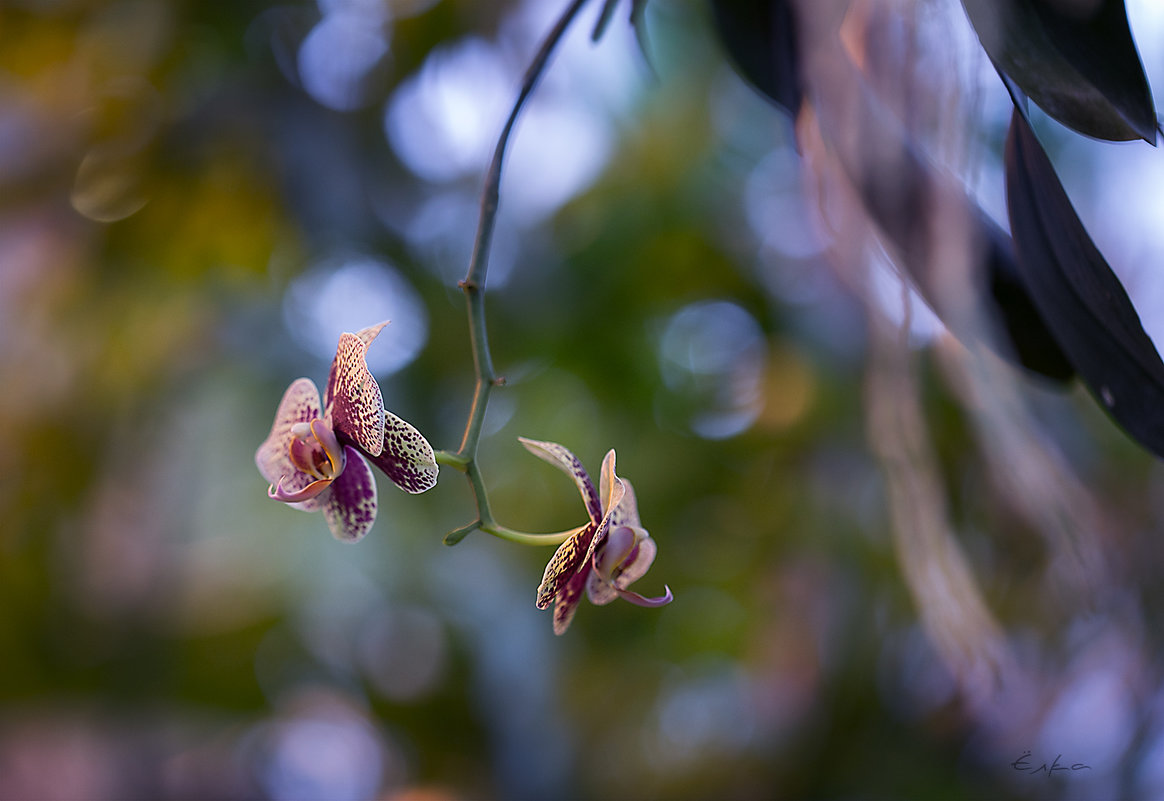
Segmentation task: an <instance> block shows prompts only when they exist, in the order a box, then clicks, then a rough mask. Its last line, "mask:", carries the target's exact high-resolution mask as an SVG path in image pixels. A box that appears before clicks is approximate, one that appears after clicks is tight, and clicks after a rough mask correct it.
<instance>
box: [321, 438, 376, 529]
mask: <svg viewBox="0 0 1164 801" xmlns="http://www.w3.org/2000/svg"><path fill="white" fill-rule="evenodd" d="M344 451H345V455H346V457H347V466H346V467H345V468H344V471H343V473H341V474H340V475H339V477H338V478H336V479H335V480H334V481H333V482H331V491H330V492H329V493H328V494H327V496H326V497H325V499H324V502H323V516H324V518H325V519H326V520H327V526H328V528H330V529H331V533H332V536H334V537H335V538H336V539H337V540H340V541H341V542H359V541H360V540H362V539H363V538H364V535H365V534H367V533H368V532H369V531H371V530H372V524H373V523H375V522H376V480H375V478H374V477H373V475H372V468H371V467H369V466H368V463H367V462H366V461H364V457H363V456H361V455H360V454H359V452H358V451H356V449H355V448H353V447H352V446H351V445H345V446H344Z"/></svg>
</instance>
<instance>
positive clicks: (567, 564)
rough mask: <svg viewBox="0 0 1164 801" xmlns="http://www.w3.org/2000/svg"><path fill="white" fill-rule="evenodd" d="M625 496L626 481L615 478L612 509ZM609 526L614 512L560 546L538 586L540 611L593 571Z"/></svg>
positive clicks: (612, 490) (537, 601)
mask: <svg viewBox="0 0 1164 801" xmlns="http://www.w3.org/2000/svg"><path fill="white" fill-rule="evenodd" d="M612 453H613V451H612ZM612 469H613V467H612ZM622 495H623V488H622V482H621V481H619V480H617V479H615V481H614V483H613V484H612V488H611V494H610V498H611V500H612V502H611V506H612V508H617V506H618V502H619V501H620V500H622ZM609 527H610V512H607V513H606V514H605V515H604V516H603V517H602V519H601V520H599V521H598V523H597V524H595V523H594V522H593V521H591V522H590V523H589V524H587V525H586V526H583V527H582V528H581V529H579V530H578V531H577V532H576V533H575V534H574V535H573V536H572V537H570V538H569V539H567V540H566V541H565V542H563V543H562V544H561V545H559V546H558V550H557V551H555V552H554V555H553V556H552V557H551V558H550V563H549V564H548V565H546V572H545V573H543V574H542V583H541V584H540V585H538V594H537V600H536V601H535V603H536V605H537V608H538V609H545V608H546V607H548V606H549V605H550V601H551V600H553V599H554V598H555V596H557V595H558V591H559V590H560V589H561V588H562V586H563V585H564V584H565V583H566V582H567V581H569V580H570V579H571V578H572V577H573V576H574V575H575V574H576V573H580V572H584V571H587V570H589V569H590V562H591V560H592V559H593V558H594V549H595V547H597V546H598V545H599V544H600V543H601V542H602V541H603V540H604V539H605V538H606V531H607V529H608V528H609ZM579 592H581V590H579Z"/></svg>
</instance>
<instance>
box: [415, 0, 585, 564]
mask: <svg viewBox="0 0 1164 801" xmlns="http://www.w3.org/2000/svg"><path fill="white" fill-rule="evenodd" d="M585 4H586V0H572V2H571V3H570V5H569V6H567V7H566V10H565V11H563V12H562V16H561V17H559V18H558V21H557V23H555V24H554V27H553V29H551V30H550V32H549V34H547V36H546V38H545V40H544V41H543V42H542V46H541V47H540V48H539V49H538V52H537V55H535V56H534V59H533V61H532V62H531V63H530V65H529V68H528V69H527V70H526V72H525V76H524V78H523V79H522V83H521V90H520V91H519V92H518V95H517V100H516V101H515V102H514V104H513V110H512V111H510V113H509V118H508V119H507V120H506V122H505V127H504V128H502V130H501V136H500V137H498V139H497V147H496V148H495V149H494V151H493V160H492V161H491V162H490V164H489V170H488V172H487V173H486V175H485V186H484V188H483V189H482V191H481V217H480V220H479V222H478V225H477V238H476V240H475V241H474V244H473V256H472V258H471V259H470V261H469V271H468V272H467V273H466V274H465V279H464V280H463V281H461V282H460V287H461V290H462V291H463V292H464V293H465V306H466V309H467V311H468V316H469V344H470V346H471V348H472V350H473V370H474V372H475V373H476V376H477V382H476V387H475V389H474V391H473V405H472V406H471V407H470V408H469V420H468V422H467V423H466V424H465V434H464V436H463V437H462V438H461V447H460V448H459V449H458V450H457V452H456V453H455V454H453V453H448V452H447V451H442V452H441V453H439V454H438V455H437V461H438V462H440V463H441V464H446V465H449V466H450V467H454V468H456V469H457V470H460V471H461V472H463V473H464V474H465V475H466V477H468V479H469V486H470V487H471V488H472V490H473V497H474V498H475V499H476V502H477V520H476V521H474V522H473V523H470V524H469V525H467V526H462V527H461V528H459V529H456V530H455V531H452V532H450V533H449V534H448V535H447V536H446V537H445V540H444V541H445V544H447V545H455V544H456V543H458V542H460V541H461V540H462V539H464V538H465V537H466V536H468V535H469V534H471V533H472V532H473V531H475V530H478V529H480V530H481V531H484V532H486V533H488V534H492V535H493V536H495V537H501V538H502V539H507V540H510V541H512V542H522V543H525V544H531V545H548V544H552V543H555V542H561V541H562V540H564V539H565V538H566V537H567V536H569V533H570V532H562V533H559V534H526V533H524V532H520V531H514V530H512V529H508V528H505V527H504V526H501V525H498V523H497V522H496V521H495V520H494V519H493V513H492V511H490V509H489V495H488V493H487V492H486V489H485V482H484V480H483V479H482V477H481V471H480V468H479V467H478V466H477V446H478V444H479V443H480V441H481V428H482V426H483V425H484V423H485V412H486V410H487V409H488V407H489V393H490V392H492V391H493V388H494V387H496V386H498V385H499V384H501V383H502V381H501V379H499V378H498V376H497V374H496V373H495V372H494V370H493V357H492V355H491V354H490V352H489V331H488V329H487V328H486V325H485V279H486V275H487V273H488V269H489V250H490V248H491V246H492V244H493V230H494V228H495V226H496V222H497V207H498V203H499V201H500V190H501V165H502V162H503V161H504V159H505V150H506V148H507V147H508V145H509V137H510V135H511V134H512V133H513V126H514V123H516V122H517V118H518V115H519V114H520V113H521V110H522V108H523V107H524V106H525V101H526V100H527V99H528V98H529V96H530V94H531V93H532V92H533V90H534V87H535V86H537V83H538V80H539V79H540V78H541V76H542V73H543V72H545V69H546V65H547V64H548V63H549V60H550V56H551V55H552V54H553V52H554V50H555V48H557V46H558V43H559V42H560V41H561V40H562V36H563V35H564V34H565V32H566V31H567V30H568V29H569V27H570V24H571V23H572V22H573V21H574V18H575V17H576V16H577V15H578V12H579V10H581V8H582V6H583V5H585Z"/></svg>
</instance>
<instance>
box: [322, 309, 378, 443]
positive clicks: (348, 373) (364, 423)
mask: <svg viewBox="0 0 1164 801" xmlns="http://www.w3.org/2000/svg"><path fill="white" fill-rule="evenodd" d="M381 327H383V326H381ZM373 328H375V326H373ZM370 330H371V329H364V331H361V332H360V334H342V335H340V340H339V346H338V347H337V348H336V353H335V359H334V360H333V361H332V363H331V372H330V374H329V375H328V379H327V390H326V392H325V393H324V412H325V413H324V417H325V418H326V419H327V420H328V421H329V422H330V424H331V427H332V429H333V430H334V431H335V432H336V434H338V435H341V436H344V437H346V438H348V439H349V440H351V441H352V442H354V443H355V444H356V445H358V446H359V447H360V450H363V451H365V452H367V453H368V455H369V456H379V455H380V451H381V450H382V449H383V447H384V397H383V395H381V394H380V385H379V384H377V383H376V379H375V378H373V377H372V374H371V373H370V372H369V371H368V363H367V361H366V358H365V357H366V355H367V350H368V345H367V342H365V340H364V338H362V336H361V335H364V336H367V337H368V342H370V341H371V340H372V339H373V338H374V337H375V334H371V335H367V334H366V332H367V331H370ZM377 333H378V331H377Z"/></svg>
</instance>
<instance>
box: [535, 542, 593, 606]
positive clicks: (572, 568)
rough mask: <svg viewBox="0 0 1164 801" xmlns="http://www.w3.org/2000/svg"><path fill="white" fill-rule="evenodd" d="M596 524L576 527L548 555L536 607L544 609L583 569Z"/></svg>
mask: <svg viewBox="0 0 1164 801" xmlns="http://www.w3.org/2000/svg"><path fill="white" fill-rule="evenodd" d="M597 530H598V524H597V523H594V522H593V521H592V522H590V523H587V524H586V525H584V526H582V527H581V528H579V529H576V530H575V531H574V533H573V535H571V536H570V537H567V538H566V540H565V541H564V542H563V543H562V544H561V545H559V546H558V550H556V551H554V555H553V556H551V557H550V561H549V564H547V565H546V571H545V573H543V574H542V583H541V584H539V585H538V595H537V601H536V602H535V603H536V605H537V608H538V609H546V608H548V607H549V605H550V601H552V600H554V598H555V596H557V595H558V591H559V590H560V589H561V588H562V586H563V585H564V584H566V582H567V581H569V579H570V578H571V577H572V576H574V574H575V573H577V572H579V570H580V569H584V568H585V567H586V565H587V562H586V556H587V554H588V553H589V552H590V545H591V543H592V542H593V541H594V534H595V532H596V531H597Z"/></svg>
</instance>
